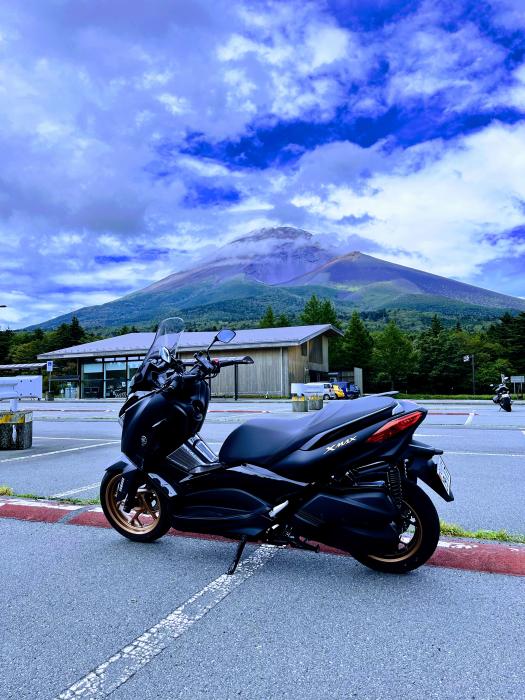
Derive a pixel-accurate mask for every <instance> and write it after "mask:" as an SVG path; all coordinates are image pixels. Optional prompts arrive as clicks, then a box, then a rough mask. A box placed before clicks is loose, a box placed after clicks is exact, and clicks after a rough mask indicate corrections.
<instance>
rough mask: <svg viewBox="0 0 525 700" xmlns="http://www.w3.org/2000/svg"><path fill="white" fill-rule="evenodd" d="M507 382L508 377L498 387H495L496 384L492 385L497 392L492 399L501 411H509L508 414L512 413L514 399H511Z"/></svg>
mask: <svg viewBox="0 0 525 700" xmlns="http://www.w3.org/2000/svg"><path fill="white" fill-rule="evenodd" d="M507 380H508V377H504V379H503V380H502V381H501V383H500V384H498V386H494V384H491V385H490V387H491V388H492V389H494V391H495V392H496V393H495V394H494V396H493V397H492V401H493V402H494V403H495V404H497V405H499V407H500V410H503V411H507V413H510V412H511V411H512V399H511V398H510V391H509V388H508V386H507V385H506V384H505V382H506V381H507Z"/></svg>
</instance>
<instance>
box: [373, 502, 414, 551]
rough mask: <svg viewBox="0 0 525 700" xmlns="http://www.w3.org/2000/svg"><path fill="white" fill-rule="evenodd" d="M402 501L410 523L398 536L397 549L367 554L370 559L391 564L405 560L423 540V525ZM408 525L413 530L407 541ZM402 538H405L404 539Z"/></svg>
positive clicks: (412, 510)
mask: <svg viewBox="0 0 525 700" xmlns="http://www.w3.org/2000/svg"><path fill="white" fill-rule="evenodd" d="M403 503H404V505H405V506H406V507H407V508H408V510H409V511H410V524H409V527H408V528H406V529H405V530H404V531H403V532H402V533H401V535H400V537H399V543H398V549H397V551H395V552H392V553H391V554H379V555H378V554H369V555H368V556H369V557H370V559H374V560H375V561H382V562H388V563H389V564H393V563H395V562H401V561H405V560H406V559H409V558H410V557H412V556H414V554H415V553H416V552H417V551H418V550H419V548H420V547H421V543H422V542H423V526H422V525H421V519H420V517H419V515H418V514H417V513H416V511H415V510H414V509H413V508H411V507H410V506H409V504H408V503H406V502H405V501H403ZM410 527H413V528H414V531H413V532H412V533H410V534H411V537H410V540H409V541H407V540H406V536H407V530H409V529H410ZM403 538H405V540H404V539H403Z"/></svg>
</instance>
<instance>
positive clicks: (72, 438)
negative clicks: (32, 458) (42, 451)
mask: <svg viewBox="0 0 525 700" xmlns="http://www.w3.org/2000/svg"><path fill="white" fill-rule="evenodd" d="M33 438H34V439H35V440H75V441H76V442H93V441H95V442H96V441H97V440H100V438H79V437H53V436H51V435H33ZM102 439H104V438H102ZM112 442H120V440H112Z"/></svg>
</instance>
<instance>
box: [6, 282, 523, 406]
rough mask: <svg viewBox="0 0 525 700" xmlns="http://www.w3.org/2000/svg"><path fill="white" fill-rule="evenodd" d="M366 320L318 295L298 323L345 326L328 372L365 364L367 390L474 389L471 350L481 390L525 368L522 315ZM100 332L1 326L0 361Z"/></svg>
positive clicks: (267, 320) (278, 318)
mask: <svg viewBox="0 0 525 700" xmlns="http://www.w3.org/2000/svg"><path fill="white" fill-rule="evenodd" d="M363 315H364V316H365V319H364V320H363ZM367 320H368V317H367V316H366V314H360V313H359V312H357V311H354V313H353V314H352V316H351V317H350V319H349V320H348V322H346V323H343V322H342V321H341V320H340V319H339V318H338V316H337V312H336V309H335V306H334V304H333V303H332V301H331V300H329V299H320V298H318V297H317V296H316V295H315V294H314V295H312V296H311V297H310V299H308V301H307V302H306V303H305V306H304V308H303V310H302V312H301V314H300V316H299V324H300V325H316V324H323V323H330V324H332V325H333V326H335V327H336V328H339V329H340V330H341V331H342V333H343V336H342V337H341V338H333V339H331V341H330V369H331V370H334V371H339V370H342V371H344V370H352V369H353V368H354V367H362V368H363V371H364V376H365V382H366V389H367V391H368V390H381V389H383V390H384V389H390V388H396V389H399V390H402V391H408V392H409V393H416V392H426V393H433V394H436V393H437V394H459V393H471V392H472V371H471V361H470V359H469V361H468V362H464V357H465V356H467V355H468V356H469V358H470V357H471V356H472V355H474V361H475V366H476V384H477V393H489V386H488V385H489V384H490V383H491V382H496V381H499V378H500V375H501V374H506V375H511V374H523V373H525V313H524V312H522V313H520V314H518V315H515V316H513V315H511V314H508V313H507V314H504V315H503V316H502V317H501V318H500V319H499V320H498V321H497V322H496V323H492V324H490V325H488V326H487V327H486V328H484V329H482V330H475V331H468V330H465V329H463V328H462V327H461V325H460V324H459V323H458V324H456V326H455V327H453V328H447V327H446V326H445V325H444V323H443V321H442V320H441V319H440V317H439V316H437V315H436V316H434V317H433V318H432V320H431V322H430V325H429V326H428V327H427V328H425V329H424V330H421V331H408V332H407V331H405V330H403V329H402V328H400V327H399V326H398V325H397V323H396V321H395V320H392V319H390V320H389V321H388V323H386V324H385V325H384V326H383V328H382V329H381V330H375V329H370V328H369V327H368V326H367ZM291 324H292V323H291V320H290V318H289V317H288V316H287V315H286V314H278V315H276V314H275V313H274V311H273V309H272V308H271V307H268V308H267V310H266V312H265V314H264V315H263V317H262V318H261V321H260V324H259V325H260V327H261V328H276V327H281V326H289V325H291ZM152 330H155V328H152ZM135 331H136V328H135V327H133V326H132V327H128V326H123V327H122V328H121V329H120V330H119V331H117V333H116V335H122V334H124V333H128V332H135ZM101 337H102V336H100V335H95V334H93V333H90V332H88V331H87V330H85V329H84V328H83V327H82V326H81V325H80V323H79V321H78V318H76V317H73V318H72V320H71V322H70V323H63V324H61V325H60V326H59V327H58V328H56V329H53V330H49V331H43V330H42V329H40V328H37V329H35V330H31V331H12V330H5V331H0V364H12V363H16V364H18V363H26V362H35V361H36V358H37V355H39V354H41V353H44V352H51V351H53V350H58V349H61V348H66V347H71V346H74V345H79V344H81V343H87V342H90V341H93V340H98V339H100V338H101Z"/></svg>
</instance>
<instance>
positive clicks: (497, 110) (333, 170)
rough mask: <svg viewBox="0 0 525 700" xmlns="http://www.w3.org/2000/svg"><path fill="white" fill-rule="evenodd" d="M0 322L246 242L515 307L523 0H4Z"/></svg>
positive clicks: (524, 169)
mask: <svg viewBox="0 0 525 700" xmlns="http://www.w3.org/2000/svg"><path fill="white" fill-rule="evenodd" d="M0 100H1V102H0V104H1V109H0V153H1V154H2V159H1V162H0V243H1V250H2V253H3V255H2V257H1V258H0V303H5V304H8V308H7V309H0V327H5V326H6V325H7V324H9V325H10V326H11V327H13V328H16V327H22V326H24V325H27V324H28V323H33V322H38V321H40V320H45V319H47V318H50V317H52V316H55V315H58V314H60V313H63V312H66V311H69V310H72V309H75V308H78V307H81V306H85V305H90V304H97V303H102V302H105V301H109V300H110V299H113V298H116V297H118V296H121V295H122V294H125V293H127V292H129V291H132V290H134V289H137V288H140V287H143V286H145V285H147V284H148V283H150V282H152V281H154V280H157V279H160V278H161V277H164V276H166V275H167V274H169V273H171V272H173V271H175V270H179V269H183V268H185V267H187V266H189V265H191V264H193V263H195V262H196V261H197V260H198V259H199V257H200V256H202V255H203V254H204V255H206V256H209V255H210V254H212V253H213V250H214V249H215V248H216V247H218V246H220V245H222V244H224V243H226V242H228V241H230V240H233V239H235V238H238V237H239V236H241V235H243V234H246V233H248V232H249V231H251V230H253V229H257V228H261V227H268V226H274V225H275V226H277V225H291V226H298V227H301V228H304V229H307V230H309V231H311V232H312V233H314V234H316V235H318V236H319V237H320V239H323V238H329V239H330V241H331V242H333V241H334V240H336V241H337V242H338V246H339V249H340V250H342V251H344V250H346V247H348V246H350V248H351V249H353V247H354V244H353V243H352V242H355V241H356V240H359V241H360V248H361V250H362V251H363V252H371V253H372V254H374V255H377V256H378V257H382V258H384V259H387V260H392V261H396V262H399V263H401V264H405V265H411V266H414V267H418V268H421V269H425V270H428V271H431V272H435V273H437V274H442V275H446V276H450V277H454V278H456V279H459V280H462V281H466V282H470V283H473V284H478V285H480V286H485V287H488V288H490V289H495V290H497V291H502V292H506V293H509V294H515V295H519V296H525V6H524V4H523V2H522V1H521V0H494V1H493V2H484V1H483V0H481V1H480V0H478V1H476V2H474V1H467V0H433V1H432V2H429V1H425V0H410V1H404V2H402V1H400V0H395V1H394V0H324V1H323V0H316V1H315V2H305V1H304V0H302V1H301V2H295V1H293V2H287V1H286V0H279V1H278V2H265V1H264V0H260V1H257V2H238V1H237V2H236V1H235V0H230V1H226V0H222V1H221V0H219V1H217V0H213V1H212V0H193V1H192V2H191V3H186V2H179V1H178V0H177V1H176V0H159V1H158V2H155V3H129V2H125V1H124V0H112V2H110V3H108V2H105V1H103V0H49V2H46V3H42V2H40V0H26V1H25V2H24V3H21V2H18V1H16V2H15V0H4V2H3V3H2V4H1V6H0Z"/></svg>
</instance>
